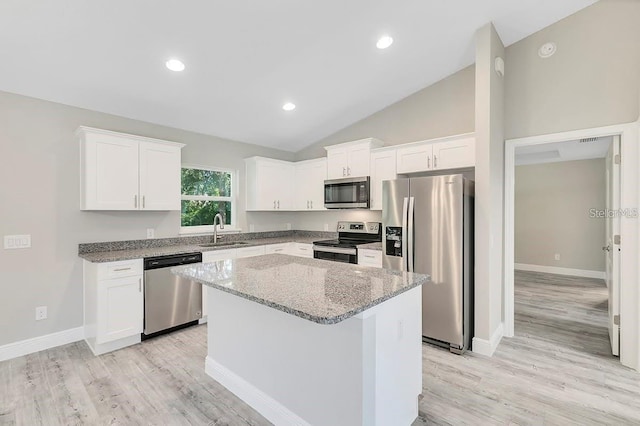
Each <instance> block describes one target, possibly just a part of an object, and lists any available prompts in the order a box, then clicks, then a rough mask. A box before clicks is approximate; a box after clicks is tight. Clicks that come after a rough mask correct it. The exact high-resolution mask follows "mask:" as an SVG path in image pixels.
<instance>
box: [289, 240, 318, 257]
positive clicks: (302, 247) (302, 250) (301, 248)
mask: <svg viewBox="0 0 640 426" xmlns="http://www.w3.org/2000/svg"><path fill="white" fill-rule="evenodd" d="M290 244H291V245H290V246H289V252H288V253H287V254H290V255H291V256H300V257H313V245H311V244H306V243H290Z"/></svg>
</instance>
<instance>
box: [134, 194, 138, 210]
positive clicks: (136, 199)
mask: <svg viewBox="0 0 640 426" xmlns="http://www.w3.org/2000/svg"><path fill="white" fill-rule="evenodd" d="M133 208H134V209H137V208H138V196H137V195H134V196H133Z"/></svg>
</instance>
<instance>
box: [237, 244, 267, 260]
mask: <svg viewBox="0 0 640 426" xmlns="http://www.w3.org/2000/svg"><path fill="white" fill-rule="evenodd" d="M264 253H265V250H264V246H254V247H242V248H239V249H237V251H236V256H237V258H238V259H241V258H243V257H253V256H261V255H263V254H264Z"/></svg>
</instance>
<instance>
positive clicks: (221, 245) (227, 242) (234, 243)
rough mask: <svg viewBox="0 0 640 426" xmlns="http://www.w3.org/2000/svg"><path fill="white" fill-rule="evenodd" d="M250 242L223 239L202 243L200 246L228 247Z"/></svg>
mask: <svg viewBox="0 0 640 426" xmlns="http://www.w3.org/2000/svg"><path fill="white" fill-rule="evenodd" d="M244 244H248V243H247V242H246V241H223V242H221V243H209V244H200V247H227V246H241V245H244Z"/></svg>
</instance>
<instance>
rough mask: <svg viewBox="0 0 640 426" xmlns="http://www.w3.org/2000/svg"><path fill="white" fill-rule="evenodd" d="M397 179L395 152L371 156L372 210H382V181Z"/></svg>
mask: <svg viewBox="0 0 640 426" xmlns="http://www.w3.org/2000/svg"><path fill="white" fill-rule="evenodd" d="M396 177H397V175H396V151H395V150H394V151H383V152H374V153H372V154H371V198H370V204H371V207H370V208H371V210H382V181H384V180H393V179H395V178H396Z"/></svg>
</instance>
